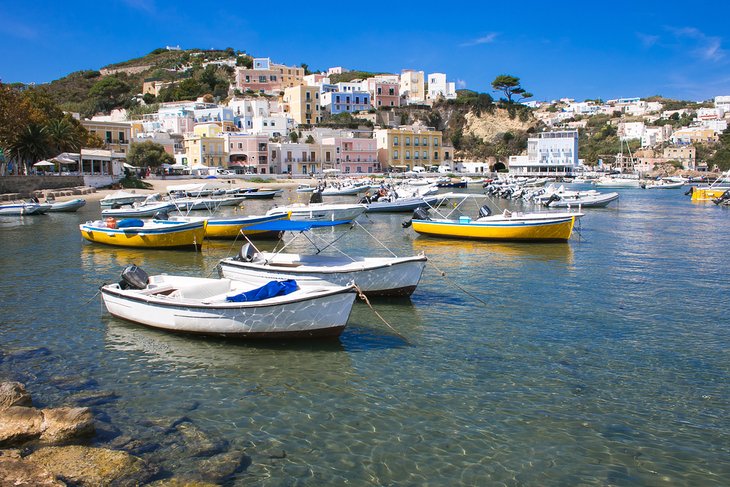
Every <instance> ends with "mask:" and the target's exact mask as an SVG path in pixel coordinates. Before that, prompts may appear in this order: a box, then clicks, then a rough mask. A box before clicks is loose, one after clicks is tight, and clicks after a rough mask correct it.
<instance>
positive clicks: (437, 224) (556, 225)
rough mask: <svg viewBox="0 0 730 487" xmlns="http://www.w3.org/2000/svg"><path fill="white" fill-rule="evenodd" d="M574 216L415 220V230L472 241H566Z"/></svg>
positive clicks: (421, 232)
mask: <svg viewBox="0 0 730 487" xmlns="http://www.w3.org/2000/svg"><path fill="white" fill-rule="evenodd" d="M574 225H575V217H574V216H571V217H567V218H559V219H553V220H547V219H546V220H539V221H511V222H510V221H505V222H499V223H497V222H489V223H481V222H477V221H472V222H459V221H456V220H413V230H415V231H416V232H417V233H420V234H422V235H429V236H433V237H444V238H460V239H471V240H502V241H525V242H564V241H567V240H568V239H570V236H571V234H572V233H573V226H574Z"/></svg>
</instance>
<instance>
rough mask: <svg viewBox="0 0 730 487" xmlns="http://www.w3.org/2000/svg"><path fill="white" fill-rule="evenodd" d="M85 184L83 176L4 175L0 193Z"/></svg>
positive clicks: (24, 193) (1, 179)
mask: <svg viewBox="0 0 730 487" xmlns="http://www.w3.org/2000/svg"><path fill="white" fill-rule="evenodd" d="M76 186H84V177H83V176H2V177H0V194H3V193H19V194H21V195H30V194H32V193H33V192H34V191H37V190H40V189H59V188H73V187H76Z"/></svg>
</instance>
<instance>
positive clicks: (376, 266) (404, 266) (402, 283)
mask: <svg viewBox="0 0 730 487" xmlns="http://www.w3.org/2000/svg"><path fill="white" fill-rule="evenodd" d="M320 226H323V225H319V224H316V223H311V222H297V221H294V222H292V221H280V222H271V223H264V224H261V225H256V226H255V227H253V228H256V229H262V230H263V229H273V230H281V231H285V230H290V231H294V232H303V231H307V230H311V229H312V228H314V227H320ZM427 260H428V259H427V258H426V256H425V255H416V256H410V257H396V256H392V257H365V256H351V255H347V254H341V255H324V254H322V253H319V252H318V253H316V254H302V253H282V252H261V251H258V250H256V249H255V248H254V247H253V246H252V245H251V244H250V243H248V244H245V245H244V246H243V247H242V248H241V252H239V255H238V256H236V257H233V258H227V259H223V260H221V261H220V263H219V264H218V266H219V267H218V268H219V272H220V275H221V277H226V278H230V279H236V280H242V281H246V282H250V283H257V284H264V283H266V282H268V281H271V280H282V279H295V280H296V281H297V282H298V283H299V285H300V286H310V285H319V284H320V283H321V281H327V282H330V283H333V284H338V285H343V286H344V285H346V284H348V283H350V282H354V283H355V284H356V285H357V286H358V287H359V288H360V290H362V292H363V293H365V294H367V295H369V296H410V295H411V294H412V293H413V291H415V289H416V286H418V282H419V281H420V279H421V274H422V273H423V268H424V266H425V265H426V261H427Z"/></svg>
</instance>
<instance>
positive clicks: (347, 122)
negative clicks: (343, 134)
mask: <svg viewBox="0 0 730 487" xmlns="http://www.w3.org/2000/svg"><path fill="white" fill-rule="evenodd" d="M318 126H320V127H332V128H348V129H356V128H359V127H370V128H373V123H372V122H371V121H370V120H365V119H363V118H357V117H354V116H353V115H352V114H351V113H347V112H342V113H338V114H337V115H330V114H328V113H325V114H323V116H322V120H321V122H320V123H319V124H318Z"/></svg>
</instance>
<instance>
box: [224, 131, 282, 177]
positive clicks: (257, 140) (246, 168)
mask: <svg viewBox="0 0 730 487" xmlns="http://www.w3.org/2000/svg"><path fill="white" fill-rule="evenodd" d="M223 138H224V139H225V151H226V153H227V156H228V168H229V169H234V170H235V171H236V172H237V173H239V174H241V173H255V174H269V173H271V172H272V169H271V168H270V167H269V137H268V136H266V135H248V134H242V133H231V132H227V133H224V134H223Z"/></svg>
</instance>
